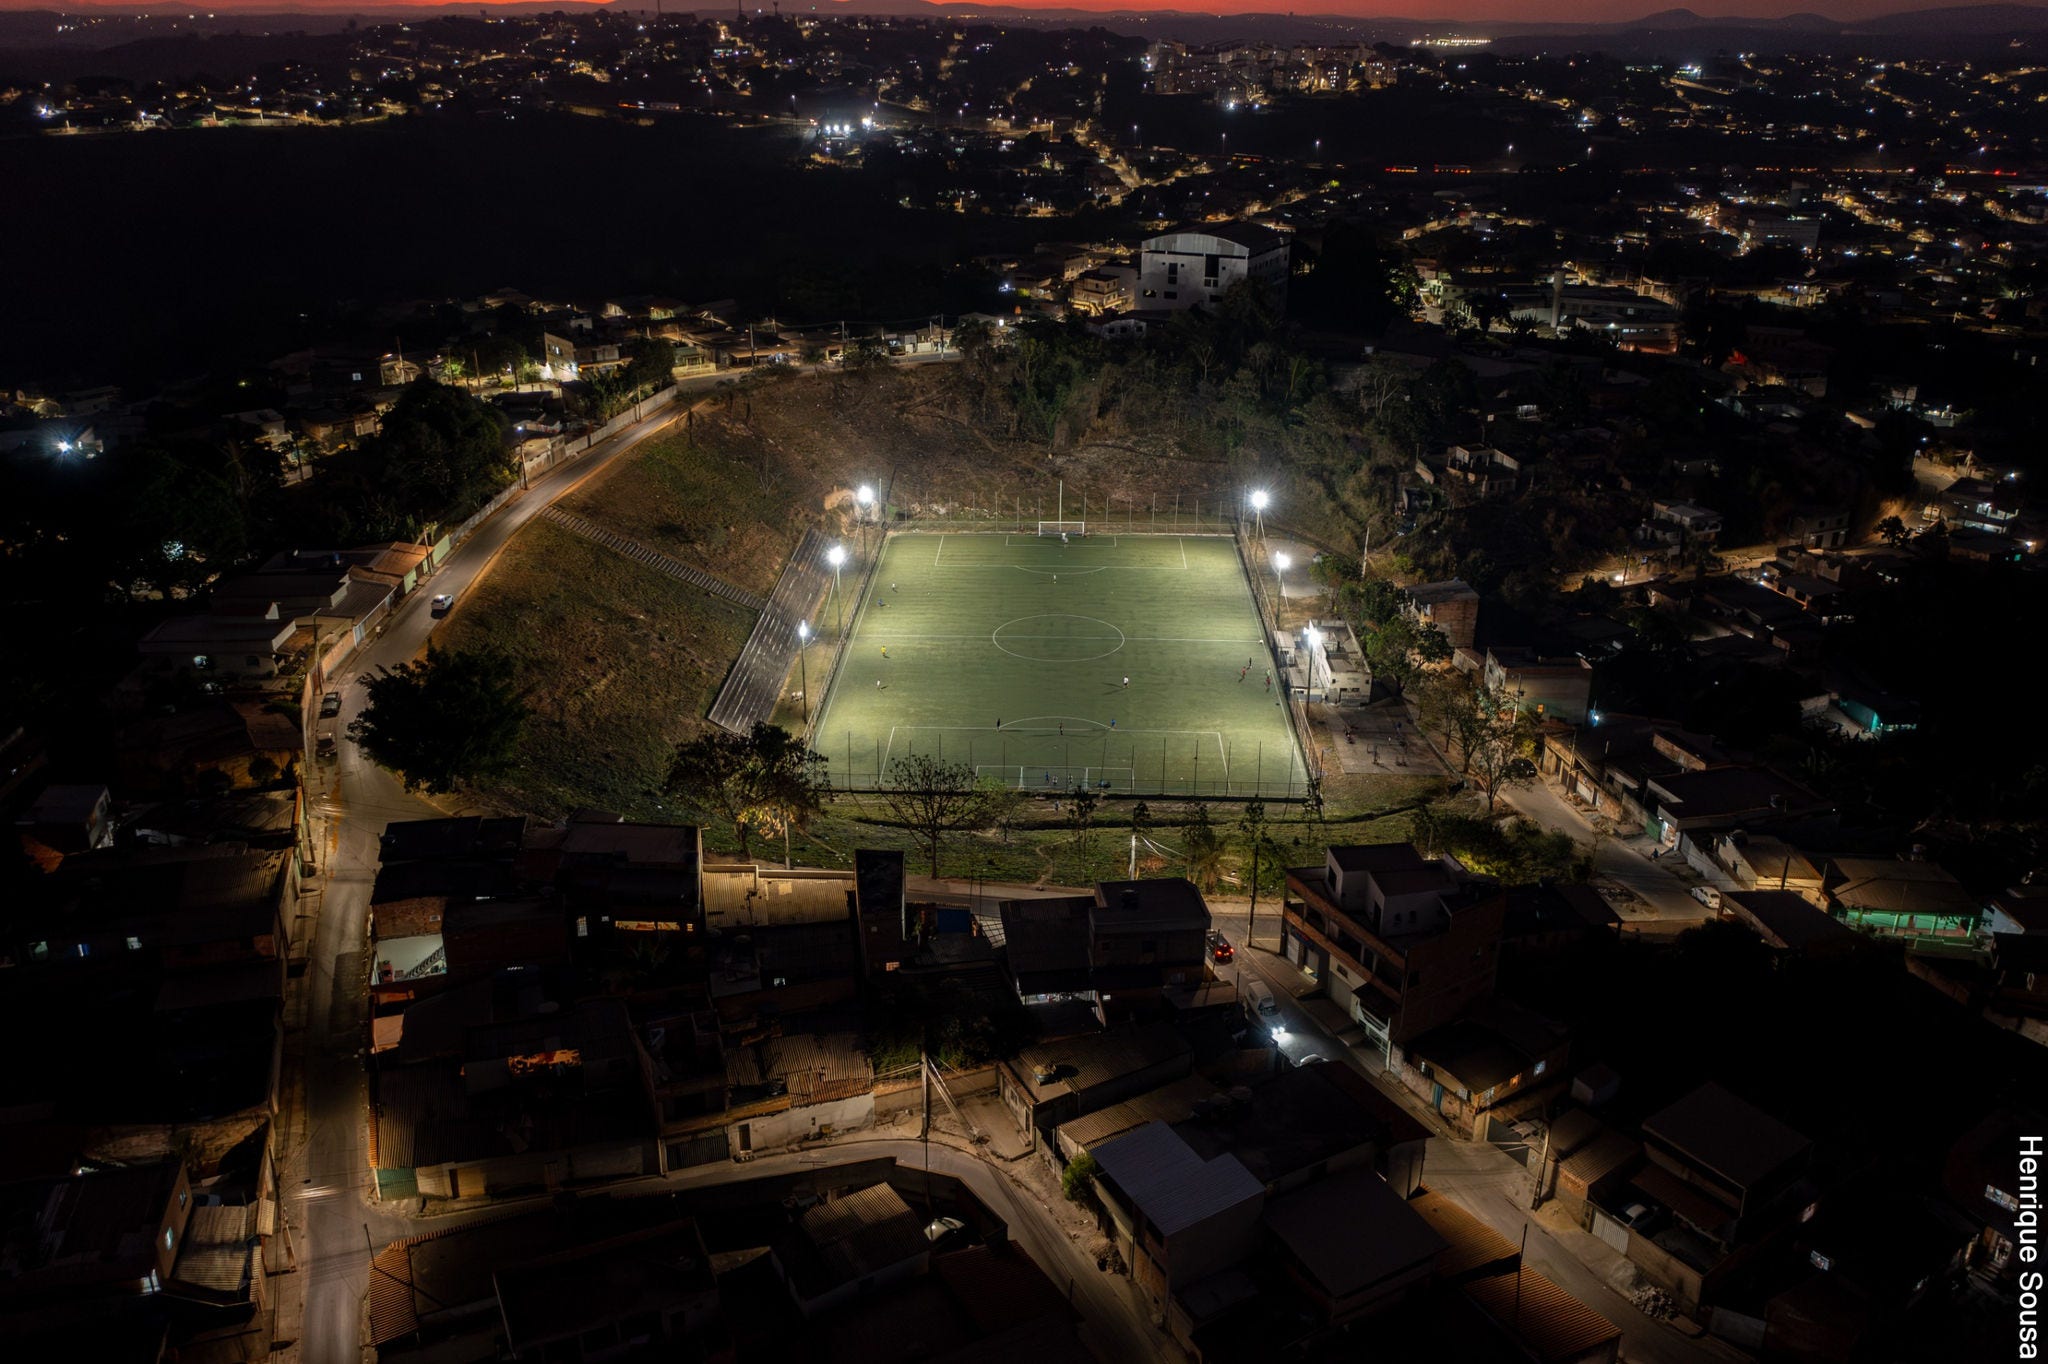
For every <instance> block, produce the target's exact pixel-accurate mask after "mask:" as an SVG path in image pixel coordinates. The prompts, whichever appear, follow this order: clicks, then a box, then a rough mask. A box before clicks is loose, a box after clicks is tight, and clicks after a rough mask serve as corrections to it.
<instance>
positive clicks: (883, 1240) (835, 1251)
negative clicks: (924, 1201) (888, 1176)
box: [803, 1184, 931, 1283]
mask: <svg viewBox="0 0 2048 1364" xmlns="http://www.w3.org/2000/svg"><path fill="white" fill-rule="evenodd" d="M803 1229H804V1234H805V1235H806V1236H807V1237H809V1238H810V1241H811V1244H812V1245H813V1246H814V1247H815V1248H816V1249H817V1252H818V1257H819V1259H820V1260H821V1261H823V1263H824V1266H825V1269H826V1271H827V1273H828V1275H829V1276H830V1280H831V1282H833V1283H849V1282H851V1281H853V1280H855V1279H863V1278H866V1277H867V1276H868V1275H870V1274H876V1273H879V1272H880V1271H882V1270H884V1269H887V1268H888V1267H889V1266H891V1265H896V1264H901V1263H902V1262H903V1261H905V1260H908V1259H912V1258H914V1257H916V1256H918V1255H922V1254H924V1253H926V1252H927V1251H928V1250H930V1248H931V1247H930V1245H929V1244H928V1243H927V1242H926V1241H925V1239H924V1232H923V1230H922V1229H921V1228H920V1227H919V1225H918V1220H917V1216H916V1214H914V1213H912V1212H911V1211H910V1205H909V1204H907V1203H905V1202H904V1201H903V1196H902V1195H901V1194H899V1193H897V1192H896V1190H894V1189H892V1188H891V1187H889V1186H888V1185H887V1184H875V1185H871V1186H869V1187H868V1188H865V1189H861V1190H859V1191H858V1192H856V1193H851V1194H848V1195H847V1196H846V1197H844V1198H835V1199H833V1200H832V1201H831V1202H829V1203H820V1204H819V1205H818V1206H817V1207H815V1208H812V1209H811V1210H810V1211H809V1212H807V1213H805V1214H804V1216H803Z"/></svg>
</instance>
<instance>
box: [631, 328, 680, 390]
mask: <svg viewBox="0 0 2048 1364" xmlns="http://www.w3.org/2000/svg"><path fill="white" fill-rule="evenodd" d="M625 354H626V379H627V382H629V383H630V384H632V385H633V386H634V387H635V388H660V387H661V386H662V385H663V384H666V383H668V382H669V380H670V379H672V378H674V377H675V368H676V348H675V344H674V343H673V342H671V341H667V340H664V339H663V338H661V337H659V336H636V337H634V338H633V339H632V340H631V341H628V342H627V343H626V350H625Z"/></svg>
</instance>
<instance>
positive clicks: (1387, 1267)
mask: <svg viewBox="0 0 2048 1364" xmlns="http://www.w3.org/2000/svg"><path fill="white" fill-rule="evenodd" d="M1264 1221H1265V1225H1266V1228H1267V1230H1268V1232H1269V1233H1270V1234H1271V1236H1272V1238H1273V1241H1274V1244H1275V1246H1276V1248H1277V1250H1278V1251H1279V1258H1280V1261H1281V1264H1282V1265H1283V1266H1284V1267H1285V1269H1286V1271H1287V1274H1288V1276H1289V1277H1290V1278H1292V1279H1293V1280H1294V1281H1295V1283H1296V1284H1298V1285H1299V1286H1300V1287H1301V1289H1302V1290H1303V1291H1304V1292H1305V1293H1306V1294H1307V1296H1308V1297H1309V1299H1310V1301H1311V1302H1313V1303H1314V1304H1315V1305H1316V1307H1317V1308H1318V1309H1319V1310H1320V1312H1321V1314H1322V1317H1323V1319H1324V1321H1326V1322H1327V1323H1329V1324H1330V1325H1333V1326H1334V1325H1342V1324H1343V1323H1345V1322H1348V1321H1355V1320H1356V1319H1358V1318H1360V1317H1363V1316H1367V1315H1369V1314H1371V1313H1373V1312H1375V1311H1379V1310H1382V1309H1384V1308H1386V1307H1389V1306H1391V1305H1393V1304H1394V1303H1396V1302H1398V1301H1400V1299H1401V1298H1402V1297H1403V1296H1405V1295H1407V1294H1410V1293H1413V1292H1415V1291H1416V1290H1417V1289H1419V1288H1421V1287H1422V1286H1424V1285H1426V1284H1428V1283H1429V1282H1431V1280H1432V1279H1434V1277H1435V1276H1436V1272H1437V1265H1438V1262H1439V1260H1440V1258H1441V1257H1443V1256H1444V1255H1445V1253H1446V1252H1448V1251H1449V1250H1450V1249H1451V1243H1450V1242H1449V1241H1447V1240H1445V1239H1444V1238H1443V1237H1442V1236H1441V1235H1439V1234H1438V1233H1437V1231H1436V1229H1435V1228H1434V1227H1432V1226H1431V1225H1430V1223H1429V1221H1428V1219H1426V1218H1425V1217H1423V1216H1422V1214H1420V1213H1419V1212H1417V1211H1416V1210H1415V1209H1414V1208H1413V1207H1412V1206H1410V1205H1409V1203H1408V1202H1407V1201H1406V1200H1404V1199H1403V1198H1402V1197H1401V1196H1400V1195H1399V1194H1397V1193H1395V1192H1394V1191H1393V1190H1392V1189H1390V1188H1388V1187H1387V1185H1386V1182H1385V1181H1384V1180H1382V1179H1381V1178H1380V1177H1379V1176H1378V1175H1375V1174H1373V1173H1372V1172H1371V1171H1369V1170H1358V1169H1353V1170H1346V1171H1343V1172H1342V1173H1339V1174H1333V1175H1330V1176H1329V1177H1327V1178H1325V1179H1320V1180H1317V1181H1316V1182H1315V1183H1313V1184H1310V1185H1307V1186H1306V1187H1304V1188H1301V1189H1297V1190H1295V1191H1294V1192H1292V1193H1289V1194H1285V1195H1282V1196H1281V1197H1279V1198H1276V1199H1274V1200H1273V1201H1272V1203H1271V1205H1270V1206H1268V1207H1267V1208H1266V1210H1265V1217H1264Z"/></svg>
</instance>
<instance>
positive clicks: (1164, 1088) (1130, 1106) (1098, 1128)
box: [1059, 1075, 1220, 1151]
mask: <svg viewBox="0 0 2048 1364" xmlns="http://www.w3.org/2000/svg"><path fill="white" fill-rule="evenodd" d="M1219 1092H1220V1091H1219V1090H1218V1089H1217V1088H1216V1086H1215V1085H1213V1084H1211V1083H1210V1082H1209V1081H1208V1080H1207V1079H1205V1078H1203V1077H1202V1076H1200V1075H1188V1076H1183V1077H1182V1078H1181V1079H1178V1080H1175V1081H1174V1082H1173V1083H1172V1084H1170V1085H1161V1086H1160V1087H1159V1088H1158V1089H1155V1090H1152V1091H1151V1092H1149V1093H1146V1094H1140V1095H1139V1096H1138V1097H1137V1098H1135V1099H1127V1100H1125V1101H1124V1102H1123V1103H1120V1104H1111V1105H1110V1106H1109V1107H1108V1108H1103V1109H1098V1110H1097V1111H1095V1112H1093V1113H1090V1114H1089V1115H1088V1116H1087V1117H1085V1118H1076V1119H1074V1120H1073V1121H1072V1122H1070V1123H1063V1124H1061V1126H1060V1129H1059V1135H1060V1137H1061V1139H1063V1140H1065V1141H1068V1142H1071V1143H1072V1144H1073V1145H1075V1146H1077V1147H1079V1148H1080V1149H1082V1150H1084V1151H1087V1150H1092V1149H1093V1148H1094V1147H1095V1146H1097V1145H1099V1144H1100V1143H1102V1142H1105V1141H1108V1140H1110V1139H1111V1138H1114V1137H1119V1136H1122V1135H1123V1134H1124V1133H1126V1132H1131V1131H1135V1130H1136V1129H1138V1128H1140V1127H1143V1126H1144V1125H1145V1124H1146V1123H1148V1122H1167V1123H1174V1122H1180V1121H1182V1120H1184V1119H1186V1118H1188V1117H1190V1116H1192V1115H1193V1113H1194V1111H1195V1105H1196V1104H1198V1103H1200V1102H1201V1101H1202V1100H1204V1099H1208V1098H1213V1097H1214V1096H1215V1095H1216V1094H1218V1093H1219Z"/></svg>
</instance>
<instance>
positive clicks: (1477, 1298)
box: [1465, 1266, 1621, 1364]
mask: <svg viewBox="0 0 2048 1364" xmlns="http://www.w3.org/2000/svg"><path fill="white" fill-rule="evenodd" d="M1518 1280H1519V1284H1518V1282H1517V1281H1518ZM1465 1295H1466V1296H1467V1297H1469V1298H1470V1299H1472V1301H1473V1302H1474V1303H1476V1304H1477V1305H1478V1307H1479V1309H1480V1310H1481V1311H1482V1312H1484V1313H1486V1315H1488V1316H1489V1317H1492V1318H1493V1319H1494V1320H1495V1321H1497V1322H1499V1323H1500V1325H1501V1327H1502V1328H1503V1329H1504V1330H1506V1331H1507V1333H1508V1334H1509V1335H1511V1336H1513V1337H1514V1338H1515V1339H1516V1340H1518V1341H1520V1342H1521V1344H1522V1345H1523V1347H1524V1348H1525V1349H1527V1350H1528V1351H1529V1352H1530V1353H1531V1354H1533V1355H1535V1357H1536V1358H1537V1359H1538V1360H1539V1361H1541V1362H1542V1364H1550V1362H1551V1361H1553V1360H1555V1361H1558V1362H1559V1364H1566V1362H1567V1361H1571V1360H1577V1359H1582V1358H1584V1357H1585V1356H1586V1355H1587V1354H1589V1353H1591V1352H1592V1351H1593V1350H1595V1349H1598V1348H1600V1347H1601V1346H1603V1345H1605V1344H1606V1343H1607V1342H1609V1341H1611V1340H1617V1339H1619V1338H1620V1336H1621V1330H1620V1328H1619V1327H1617V1326H1615V1324H1614V1323H1613V1322H1611V1321H1609V1320H1608V1319H1607V1318H1605V1317H1603V1316H1601V1315H1600V1314H1599V1313H1598V1312H1595V1311H1594V1310H1593V1309H1592V1308H1590V1307H1588V1306H1586V1304H1584V1303H1582V1302H1580V1301H1579V1300H1578V1299H1577V1298H1575V1297H1573V1296H1572V1295H1571V1294H1569V1293H1567V1292H1565V1291H1564V1290H1563V1289H1562V1288H1559V1287H1558V1286H1557V1285H1556V1284H1554V1283H1552V1282H1551V1281H1550V1280H1549V1279H1546V1278H1544V1277H1543V1276H1542V1275H1541V1274H1538V1273H1537V1272H1536V1271H1535V1270H1533V1269H1530V1268H1528V1267H1526V1266H1524V1267H1523V1268H1521V1269H1519V1270H1514V1271H1511V1272H1509V1273H1506V1274H1496V1275H1494V1276H1493V1277H1492V1278H1488V1279H1476V1280H1474V1281H1473V1282H1471V1283H1469V1284H1466V1285H1465Z"/></svg>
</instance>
